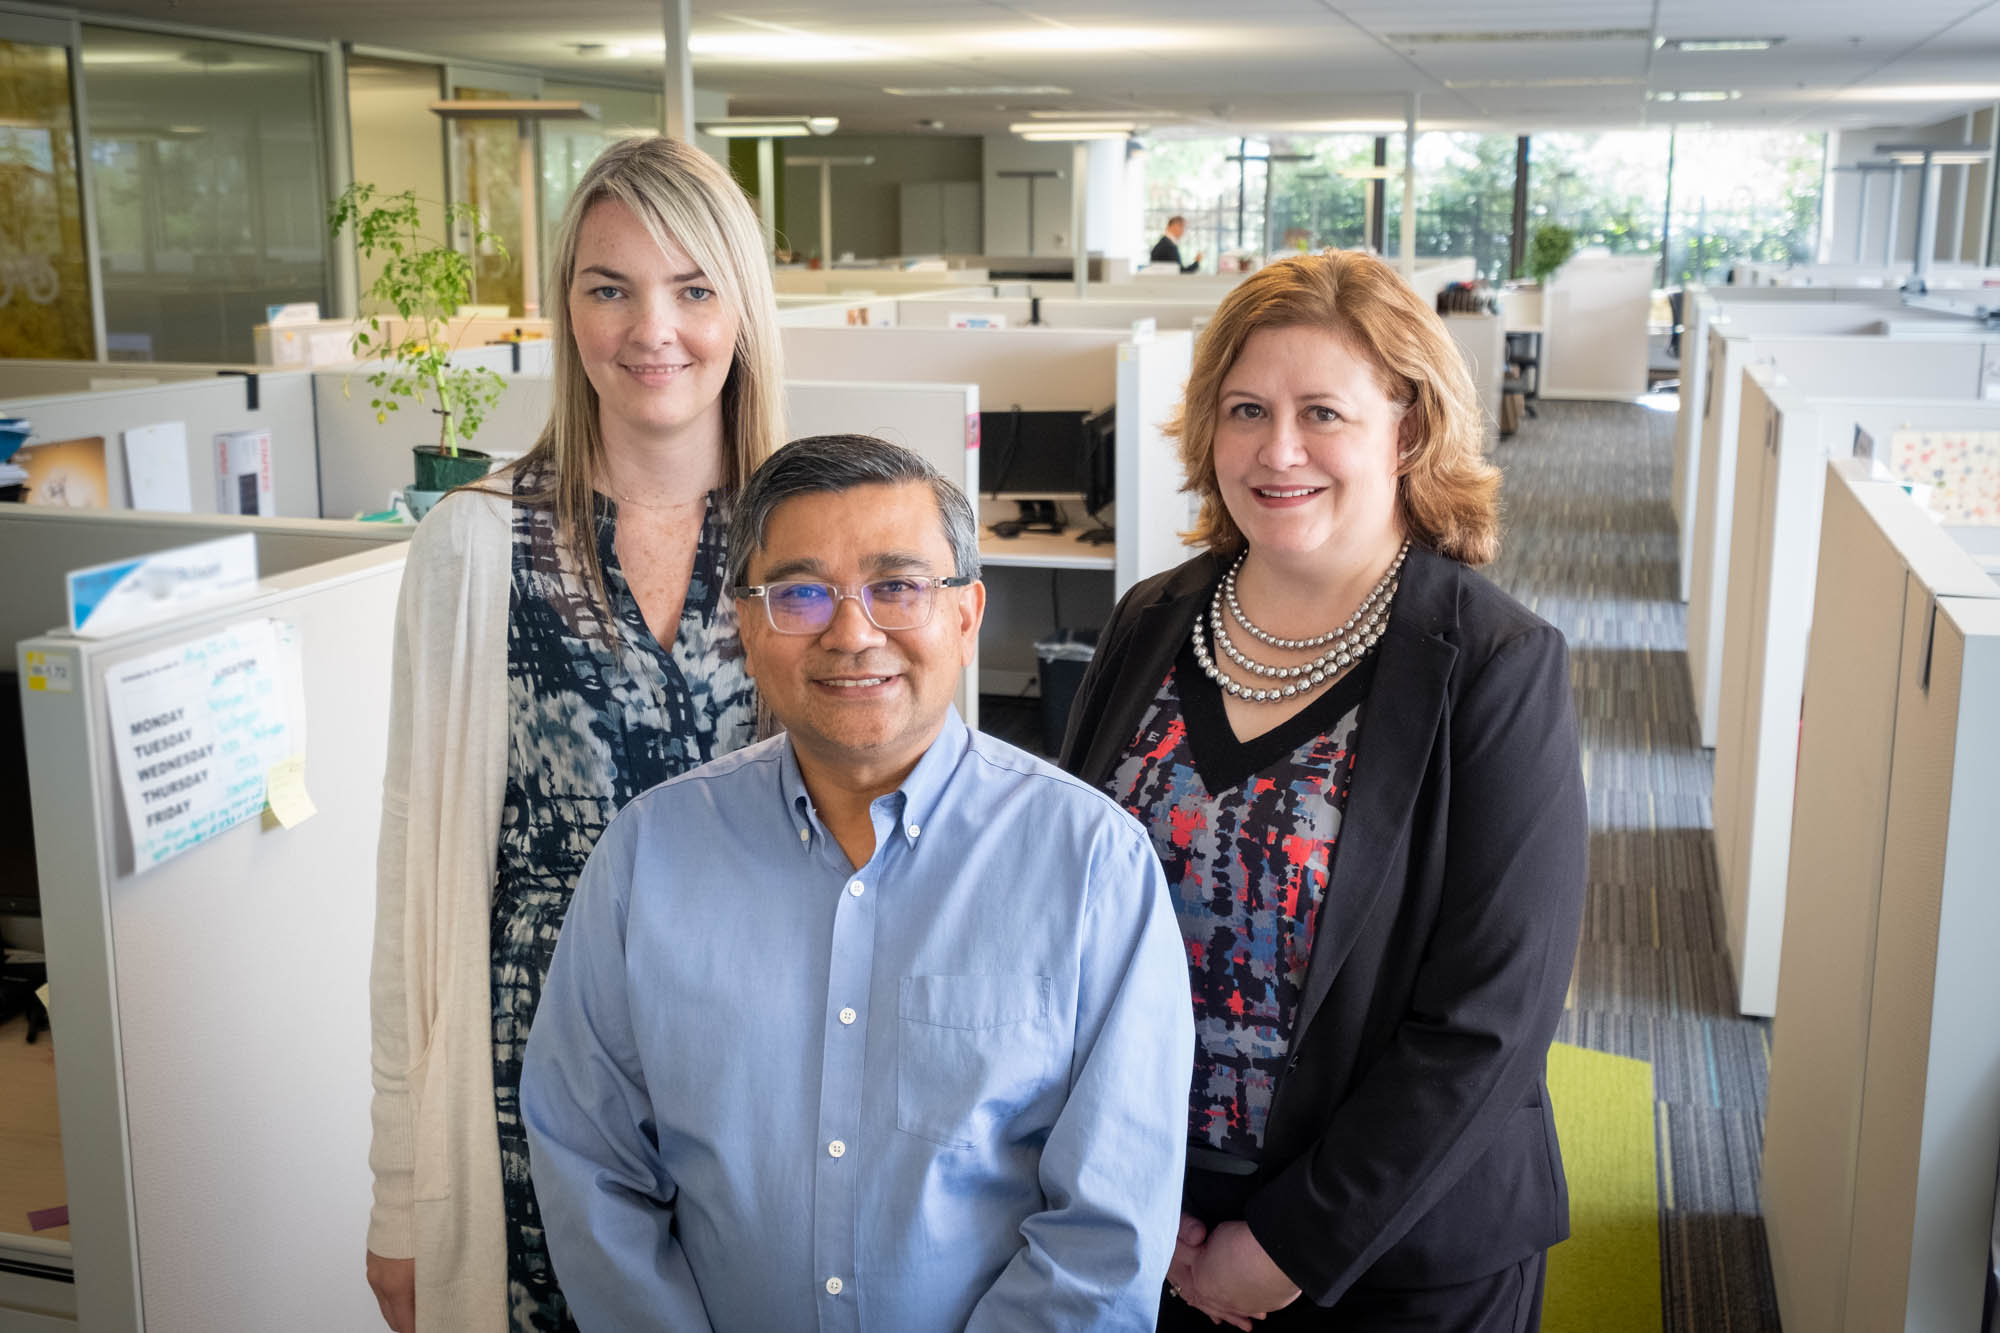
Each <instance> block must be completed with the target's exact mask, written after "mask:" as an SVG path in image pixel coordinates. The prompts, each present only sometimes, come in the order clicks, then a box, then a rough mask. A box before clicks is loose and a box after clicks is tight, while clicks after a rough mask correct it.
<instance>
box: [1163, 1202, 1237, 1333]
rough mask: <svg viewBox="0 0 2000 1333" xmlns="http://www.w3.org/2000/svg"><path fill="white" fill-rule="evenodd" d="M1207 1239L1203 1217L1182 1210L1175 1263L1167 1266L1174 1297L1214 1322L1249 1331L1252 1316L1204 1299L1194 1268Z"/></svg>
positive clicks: (1169, 1286)
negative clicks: (1225, 1308)
mask: <svg viewBox="0 0 2000 1333" xmlns="http://www.w3.org/2000/svg"><path fill="white" fill-rule="evenodd" d="M1207 1239H1208V1228H1207V1227H1206V1226H1203V1225H1202V1221H1201V1219H1200V1218H1198V1217H1196V1216H1195V1215H1194V1214H1193V1213H1182V1214H1181V1229H1180V1234H1179V1235H1177V1236H1175V1237H1174V1258H1173V1262H1171V1263H1169V1264H1168V1265H1167V1287H1168V1290H1169V1291H1170V1292H1171V1293H1172V1295H1173V1297H1174V1299H1176V1300H1178V1301H1180V1302H1181V1303H1182V1304H1184V1305H1189V1306H1192V1307H1193V1308H1194V1309H1196V1310H1199V1311H1200V1312H1201V1313H1203V1314H1205V1315H1207V1316H1208V1321H1209V1322H1210V1323H1211V1324H1228V1325H1229V1326H1230V1327H1231V1328H1240V1329H1244V1330H1246V1333H1247V1330H1249V1328H1250V1326H1251V1325H1250V1318H1249V1316H1247V1315H1241V1314H1237V1313H1235V1312H1233V1311H1229V1310H1224V1309H1222V1308H1221V1307H1220V1306H1217V1305H1215V1304H1213V1303H1212V1302H1210V1301H1208V1300H1205V1299H1204V1298H1203V1293H1202V1290H1201V1287H1200V1284H1199V1282H1198V1280H1197V1279H1196V1277H1195V1271H1194V1270H1195V1259H1196V1257H1197V1256H1198V1255H1199V1254H1200V1253H1201V1248H1202V1243H1203V1242H1204V1241H1206V1240H1207Z"/></svg>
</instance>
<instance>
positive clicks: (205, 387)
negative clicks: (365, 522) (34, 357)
mask: <svg viewBox="0 0 2000 1333" xmlns="http://www.w3.org/2000/svg"><path fill="white" fill-rule="evenodd" d="M253 396H254V397H255V400H256V406H254V407H253V406H251V399H252V397H253ZM0 415H9V416H21V417H26V418H27V419H28V420H29V421H31V422H33V423H34V427H35V433H34V435H33V437H32V438H31V439H30V442H29V447H30V448H32V447H33V446H34V445H37V444H46V443H51V442H54V441H59V440H74V439H88V438H91V437H101V438H102V439H103V440H104V465H105V482H106V486H107V489H108V491H109V494H108V495H107V496H106V497H105V498H106V500H107V506H106V507H109V508H113V509H128V508H131V507H132V500H133V494H132V490H131V482H130V480H129V478H128V474H127V468H126V459H125V448H126V446H125V439H124V436H125V432H126V431H129V430H134V429H137V428H139V427H142V426H158V425H166V424H170V423H177V424H179V425H180V426H182V427H183V428H184V430H185V432H186V437H187V438H186V455H187V456H186V463H185V466H186V469H187V478H188V481H187V491H188V500H189V510H188V512H190V513H196V514H213V513H215V512H216V510H217V508H218V505H217V497H216V477H217V468H216V445H215V437H216V436H217V435H220V434H223V433H225V432H228V431H246V430H265V431H269V432H270V434H271V493H272V502H273V504H274V506H275V508H276V512H277V513H278V514H279V515H281V516H283V517H287V518H318V517H319V515H320V491H319V447H318V436H317V433H316V431H315V428H314V421H313V394H312V383H311V378H310V377H309V376H308V375H306V374H305V373H303V372H298V371H285V372H273V373H267V374H260V375H258V376H257V378H256V388H255V391H254V395H253V392H252V390H251V388H250V386H249V384H248V383H247V382H246V381H245V379H244V377H242V376H239V375H226V376H219V375H215V374H210V375H207V376H204V377H202V378H199V379H178V380H170V381H166V382H162V383H159V384H144V383H140V382H137V381H135V382H134V383H133V384H132V385H131V386H130V387H126V388H106V389H98V390H94V391H93V390H82V391H78V392H72V393H65V394H62V395H61V396H55V397H49V396H44V397H34V398H12V399H8V400H6V401H4V402H0ZM16 461H17V462H19V461H23V460H22V459H21V458H20V457H19V456H17V458H16Z"/></svg>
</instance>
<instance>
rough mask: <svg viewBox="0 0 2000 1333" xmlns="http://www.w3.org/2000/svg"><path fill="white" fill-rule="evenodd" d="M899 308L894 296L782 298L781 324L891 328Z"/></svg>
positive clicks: (780, 300)
mask: <svg viewBox="0 0 2000 1333" xmlns="http://www.w3.org/2000/svg"><path fill="white" fill-rule="evenodd" d="M978 299H980V300H985V299H987V298H985V297H980V298H978ZM897 305H898V301H897V300H896V298H895V297H892V296H867V295H861V296H848V297H840V296H834V295H822V294H813V295H810V296H781V297H779V298H778V323H780V324H796V325H801V326H806V325H810V326H814V327H819V328H852V327H855V326H860V327H863V328H890V327H893V326H894V325H895V323H896V307H897Z"/></svg>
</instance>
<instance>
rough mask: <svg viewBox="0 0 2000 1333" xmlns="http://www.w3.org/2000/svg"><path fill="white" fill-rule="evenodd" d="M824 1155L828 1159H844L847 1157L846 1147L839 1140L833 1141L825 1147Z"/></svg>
mask: <svg viewBox="0 0 2000 1333" xmlns="http://www.w3.org/2000/svg"><path fill="white" fill-rule="evenodd" d="M826 1155H827V1156H828V1157H845V1156H847V1145H846V1144H845V1143H842V1142H841V1141H840V1140H839V1139H835V1140H834V1141H833V1142H832V1143H829V1144H827V1145H826Z"/></svg>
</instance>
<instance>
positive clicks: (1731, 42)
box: [1655, 37, 1785, 51]
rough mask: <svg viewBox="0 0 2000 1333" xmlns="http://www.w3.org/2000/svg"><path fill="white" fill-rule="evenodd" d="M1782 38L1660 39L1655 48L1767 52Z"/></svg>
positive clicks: (1782, 39)
mask: <svg viewBox="0 0 2000 1333" xmlns="http://www.w3.org/2000/svg"><path fill="white" fill-rule="evenodd" d="M1784 40H1785V39H1784V38H1782V37H1662V38H1659V39H1658V41H1657V42H1656V43H1655V46H1656V48H1666V49H1669V50H1674V51H1768V50H1770V49H1771V48H1772V47H1774V46H1776V45H1777V44H1778V43H1779V42H1782V41H1784Z"/></svg>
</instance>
